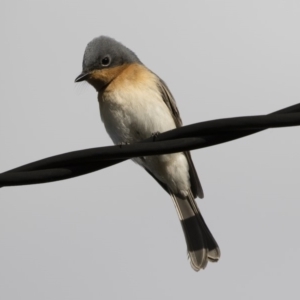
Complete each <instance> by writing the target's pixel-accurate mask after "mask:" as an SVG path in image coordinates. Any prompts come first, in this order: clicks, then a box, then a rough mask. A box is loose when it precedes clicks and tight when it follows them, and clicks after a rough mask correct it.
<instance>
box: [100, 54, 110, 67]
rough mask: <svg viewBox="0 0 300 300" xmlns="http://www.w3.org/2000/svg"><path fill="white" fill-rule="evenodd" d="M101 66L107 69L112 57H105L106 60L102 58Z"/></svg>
mask: <svg viewBox="0 0 300 300" xmlns="http://www.w3.org/2000/svg"><path fill="white" fill-rule="evenodd" d="M101 64H102V66H103V67H107V66H108V65H109V64H110V57H109V56H105V57H104V58H102V60H101Z"/></svg>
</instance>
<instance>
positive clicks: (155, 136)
mask: <svg viewBox="0 0 300 300" xmlns="http://www.w3.org/2000/svg"><path fill="white" fill-rule="evenodd" d="M159 134H160V132H158V131H156V132H153V133H152V134H151V136H152V139H153V142H155V140H156V138H157V137H158V136H159Z"/></svg>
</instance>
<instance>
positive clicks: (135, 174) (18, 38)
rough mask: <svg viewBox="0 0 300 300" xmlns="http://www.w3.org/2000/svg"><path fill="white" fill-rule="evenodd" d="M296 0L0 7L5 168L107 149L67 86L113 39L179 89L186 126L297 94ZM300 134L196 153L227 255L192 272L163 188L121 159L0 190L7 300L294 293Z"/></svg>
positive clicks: (268, 106) (99, 127) (296, 98)
mask: <svg viewBox="0 0 300 300" xmlns="http://www.w3.org/2000/svg"><path fill="white" fill-rule="evenodd" d="M299 16H300V2H299V1H296V0H295V1H291V0H286V1H279V0H272V1H271V0H269V1H267V0H259V1H258V0H252V1H240V0H234V1H233V0H228V1H220V0H215V1H181V2H179V1H177V2H175V1H157V0H151V1H131V0H127V1H121V0H116V1H62V0H60V1H54V0H53V1H41V0H40V1H28V0H23V1H1V3H0V20H1V21H0V22H1V26H0V34H1V38H2V43H1V45H2V47H1V56H0V65H1V72H0V77H1V78H0V79H1V84H0V99H1V102H0V143H1V148H0V172H2V171H6V170H8V169H11V168H14V167H17V166H20V165H23V164H26V163H29V162H32V161H35V160H38V159H41V158H45V157H48V156H51V155H56V154H59V153H64V152H68V151H73V150H78V149H85V148H91V147H98V146H105V145H110V144H112V142H111V141H110V139H109V137H108V136H107V134H106V132H105V130H104V126H103V124H102V123H101V121H100V117H99V110H98V104H97V99H96V93H95V91H94V90H93V88H91V87H90V86H88V84H84V83H83V84H77V85H76V84H75V83H74V79H75V77H76V76H77V75H78V74H79V72H80V71H81V62H82V56H83V52H84V49H85V46H86V44H87V43H88V42H89V41H90V40H91V39H92V38H94V37H96V36H99V35H103V34H105V35H109V36H111V37H114V38H115V39H117V40H118V41H120V42H122V43H124V44H125V45H126V46H127V47H129V48H130V49H132V50H133V51H135V52H136V54H137V55H138V56H139V58H140V59H141V60H142V62H143V63H145V65H147V66H148V67H149V68H150V69H151V70H153V71H154V72H155V73H157V74H158V75H159V76H160V77H161V78H163V79H164V80H165V81H166V82H167V84H168V85H169V87H170V89H171V91H172V92H173V94H174V96H175V98H176V100H177V104H178V107H179V109H180V112H181V116H182V119H183V121H184V123H185V124H189V123H194V122H198V121H204V120H210V119H218V118H223V117H233V116H243V115H257V114H266V113H270V112H272V111H275V110H278V109H281V108H283V107H286V106H290V105H293V104H296V103H299V102H300V89H299V81H300V73H299V68H300V56H299V53H300V35H299V28H300V18H299ZM299 133H300V128H286V129H276V130H269V131H266V132H263V133H260V134H256V135H254V136H251V137H247V138H244V139H241V140H238V141H234V142H231V143H228V144H224V145H220V146H216V147H212V148H207V149H203V150H198V151H193V158H194V162H195V166H196V168H197V170H198V173H199V176H200V178H201V181H202V185H203V187H204V191H205V199H204V200H199V201H198V204H199V206H200V208H201V209H202V211H203V214H204V217H205V219H206V221H207V223H208V225H209V227H210V229H211V231H212V232H213V234H214V236H215V238H216V239H217V241H218V243H219V245H220V247H221V252H222V257H221V260H220V261H219V262H218V263H217V264H209V265H208V266H207V268H206V270H204V271H201V272H199V273H195V272H194V271H193V270H192V269H191V268H190V266H189V263H188V261H187V257H186V245H185V241H184V237H183V233H182V230H181V228H180V223H179V222H178V219H177V216H176V212H175V209H174V207H173V204H172V202H171V200H170V198H169V196H168V195H167V194H166V193H165V192H164V191H163V190H162V189H161V188H160V186H158V185H157V184H156V182H155V181H154V180H153V179H152V178H151V177H150V176H149V175H148V174H146V172H144V171H143V170H142V169H141V168H140V167H138V166H136V165H134V164H133V163H132V162H130V161H128V162H125V163H122V164H120V165H117V166H114V167H112V168H108V169H106V170H102V171H100V172H96V173H92V174H89V175H86V176H83V177H78V178H75V179H72V180H67V181H61V182H56V183H50V184H43V185H32V186H23V187H22V186H21V187H13V188H3V189H1V190H0V243H1V246H0V298H1V299H5V300H12V299H13V300H16V299H30V300H40V299H43V300H44V299H72V300H75V299H174V300H175V299H189V298H190V299H192V297H193V299H195V297H197V299H220V298H224V299H298V298H299V295H300V292H299V283H298V281H299V280H298V278H299V275H298V270H299V267H300V257H299V252H300V238H299V228H300V219H299V216H300V212H299V211H300V210H299V208H300V204H299V167H300V161H299V159H298V158H299V152H300V140H299Z"/></svg>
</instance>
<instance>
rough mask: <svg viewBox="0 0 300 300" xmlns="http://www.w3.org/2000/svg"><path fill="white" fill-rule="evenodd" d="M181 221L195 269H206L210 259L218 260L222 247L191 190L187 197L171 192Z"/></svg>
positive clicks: (192, 265)
mask: <svg viewBox="0 0 300 300" xmlns="http://www.w3.org/2000/svg"><path fill="white" fill-rule="evenodd" d="M170 195H171V198H172V200H173V202H174V205H175V208H176V211H177V214H178V217H179V219H180V221H181V225H182V229H183V232H184V236H185V240H186V243H187V248H188V249H187V250H188V254H189V259H190V263H191V267H192V268H193V269H194V270H195V271H199V270H200V269H204V268H205V267H206V265H207V262H208V261H211V262H217V261H218V260H219V258H220V255H221V253H220V249H219V246H218V244H217V242H216V241H215V239H214V237H213V236H212V234H211V232H210V231H209V229H208V227H207V225H206V223H205V221H204V219H203V217H202V215H201V213H200V211H199V208H198V206H197V204H196V202H195V200H194V196H193V194H192V192H191V191H189V194H188V196H187V197H186V198H183V197H181V196H178V195H175V194H173V193H172V192H170Z"/></svg>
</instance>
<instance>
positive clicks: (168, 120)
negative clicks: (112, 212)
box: [75, 35, 221, 271]
mask: <svg viewBox="0 0 300 300" xmlns="http://www.w3.org/2000/svg"><path fill="white" fill-rule="evenodd" d="M81 81H87V82H88V83H89V84H90V85H91V86H93V87H94V88H95V89H96V92H97V93H98V102H99V108H100V116H101V119H102V121H103V123H104V126H105V128H106V131H107V133H108V134H109V136H110V137H111V139H112V141H113V143H114V144H116V145H122V144H124V143H126V144H134V143H137V142H139V141H141V140H143V139H146V138H149V137H151V136H155V135H156V134H159V133H162V132H165V131H168V130H171V129H174V128H178V127H181V126H182V120H181V117H180V114H179V110H178V108H177V105H176V102H175V99H174V97H173V95H172V93H171V92H170V90H169V88H168V87H167V85H166V83H165V82H164V81H163V80H162V79H161V78H160V77H159V76H158V75H156V74H155V73H154V72H152V71H151V70H150V69H148V68H147V67H146V66H145V65H144V64H143V63H142V62H141V61H140V59H139V58H138V56H137V55H136V54H135V53H134V52H133V51H132V50H130V49H129V48H127V47H126V46H124V45H123V44H122V43H120V42H118V41H116V40H115V39H113V38H111V37H108V36H103V35H102V36H99V37H96V38H94V39H93V40H92V41H90V42H89V43H88V44H87V46H86V49H85V51H84V55H83V62H82V72H81V73H80V75H79V76H78V77H77V78H76V79H75V82H81ZM133 161H134V162H136V163H137V164H139V165H140V166H141V167H143V168H144V169H145V170H146V171H147V172H148V173H149V174H150V175H151V176H152V177H153V178H154V179H155V180H156V181H157V182H158V183H159V184H160V186H161V187H162V188H163V189H164V190H165V191H166V192H167V193H168V194H169V195H170V196H171V199H172V200H173V203H174V205H175V209H176V211H177V214H178V217H179V220H180V222H181V225H182V229H183V233H184V237H185V240H186V244H187V251H188V258H189V261H190V265H191V267H192V268H193V269H194V270H195V271H199V270H200V269H204V268H205V267H206V265H207V263H208V261H211V262H217V261H218V260H219V258H220V255H221V252H220V249H219V246H218V244H217V242H216V241H215V239H214V237H213V235H212V234H211V232H210V230H209V229H208V227H207V225H206V223H205V221H204V219H203V217H202V214H201V212H200V210H199V208H198V206H197V203H196V201H195V198H196V197H199V198H203V197H204V194H203V189H202V186H201V184H200V180H199V178H198V175H197V172H196V169H195V166H194V164H193V161H192V158H191V154H190V152H188V151H186V152H181V153H173V154H167V155H156V156H146V157H137V158H133Z"/></svg>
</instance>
